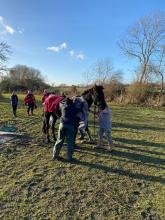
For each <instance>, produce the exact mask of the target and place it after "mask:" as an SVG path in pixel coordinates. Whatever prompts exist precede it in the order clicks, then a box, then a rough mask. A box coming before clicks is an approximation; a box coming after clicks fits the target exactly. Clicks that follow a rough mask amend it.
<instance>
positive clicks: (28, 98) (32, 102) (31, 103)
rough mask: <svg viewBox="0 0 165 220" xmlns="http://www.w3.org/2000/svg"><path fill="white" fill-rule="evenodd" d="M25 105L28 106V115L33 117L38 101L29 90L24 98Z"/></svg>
mask: <svg viewBox="0 0 165 220" xmlns="http://www.w3.org/2000/svg"><path fill="white" fill-rule="evenodd" d="M24 103H25V105H27V114H28V115H30V113H31V115H33V111H34V107H35V106H36V100H35V97H34V95H33V93H32V92H31V91H30V90H29V91H28V93H27V95H26V96H25V98H24Z"/></svg>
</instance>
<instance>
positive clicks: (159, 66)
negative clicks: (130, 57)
mask: <svg viewBox="0 0 165 220" xmlns="http://www.w3.org/2000/svg"><path fill="white" fill-rule="evenodd" d="M150 72H152V73H153V74H154V75H155V76H156V77H160V78H161V89H160V92H161V93H162V92H163V89H164V74H165V46H163V47H162V49H161V50H160V54H159V57H158V60H157V61H155V63H152V64H151V65H150Z"/></svg>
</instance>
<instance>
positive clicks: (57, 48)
mask: <svg viewBox="0 0 165 220" xmlns="http://www.w3.org/2000/svg"><path fill="white" fill-rule="evenodd" d="M47 49H48V50H51V51H53V52H55V53H58V52H60V51H61V50H63V49H67V44H66V43H65V42H64V43H62V44H60V45H59V46H52V47H48V48H47Z"/></svg>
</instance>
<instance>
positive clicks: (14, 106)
mask: <svg viewBox="0 0 165 220" xmlns="http://www.w3.org/2000/svg"><path fill="white" fill-rule="evenodd" d="M10 101H11V106H12V110H13V117H16V116H17V115H16V111H17V105H18V96H17V94H16V92H15V91H13V92H12V95H11V97H10Z"/></svg>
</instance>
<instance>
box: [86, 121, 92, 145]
mask: <svg viewBox="0 0 165 220" xmlns="http://www.w3.org/2000/svg"><path fill="white" fill-rule="evenodd" d="M85 131H86V133H87V135H88V138H89V141H90V142H91V143H93V142H94V139H93V137H92V136H91V132H90V130H89V127H88V125H87V126H86V128H85Z"/></svg>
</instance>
